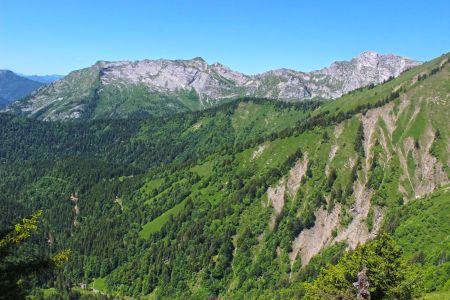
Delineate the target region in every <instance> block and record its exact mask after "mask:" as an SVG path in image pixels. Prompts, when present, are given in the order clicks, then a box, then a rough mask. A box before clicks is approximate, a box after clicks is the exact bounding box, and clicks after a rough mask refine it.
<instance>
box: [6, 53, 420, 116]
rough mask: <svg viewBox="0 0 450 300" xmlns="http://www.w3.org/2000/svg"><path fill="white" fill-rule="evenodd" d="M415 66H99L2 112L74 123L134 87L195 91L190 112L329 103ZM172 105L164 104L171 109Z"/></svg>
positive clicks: (380, 62)
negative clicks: (263, 103) (274, 102)
mask: <svg viewBox="0 0 450 300" xmlns="http://www.w3.org/2000/svg"><path fill="white" fill-rule="evenodd" d="M419 64H420V62H417V61H414V60H411V59H408V58H404V57H401V56H396V55H392V54H388V55H380V54H378V53H375V52H364V53H362V54H361V55H359V56H357V57H356V58H354V59H352V60H351V61H340V62H335V63H333V64H332V65H331V66H329V67H327V68H324V69H321V70H318V71H313V72H310V73H305V72H299V71H294V70H289V69H279V70H273V71H268V72H265V73H262V74H258V75H245V74H242V73H239V72H237V71H234V70H231V69H230V68H228V67H226V66H224V65H222V64H219V63H215V64H211V65H209V64H207V63H206V62H205V61H204V60H203V59H201V58H194V59H191V60H166V59H159V60H141V61H116V62H106V61H100V62H97V63H96V64H95V65H93V66H92V67H90V68H87V69H82V70H78V71H74V72H72V73H70V74H69V75H68V76H66V77H64V78H62V79H61V80H57V81H55V82H53V83H51V84H50V85H49V86H46V87H44V88H41V89H40V90H38V91H37V92H36V93H34V94H33V95H32V96H31V97H29V98H28V99H26V100H25V101H21V102H18V103H15V104H14V105H12V106H11V107H9V108H8V110H12V111H16V112H20V113H24V114H26V115H30V116H34V117H39V118H41V119H46V120H55V119H71V118H79V117H83V115H86V114H87V111H88V109H87V107H89V109H91V108H92V107H94V106H98V103H96V101H97V102H98V101H100V100H99V99H103V100H101V101H106V102H107V101H108V99H107V98H102V97H101V96H99V94H101V93H102V91H104V90H108V89H110V88H114V89H115V90H117V91H119V92H118V93H117V92H116V94H117V96H115V97H118V98H119V100H120V97H122V98H124V99H128V98H130V97H134V96H132V95H134V94H130V92H129V91H130V90H132V89H133V88H134V87H139V88H144V90H146V91H147V92H148V93H149V94H151V95H155V94H158V95H163V96H164V97H166V98H167V97H169V98H171V99H181V97H182V96H181V95H185V94H186V93H187V92H192V91H195V94H196V95H197V97H198V99H197V100H198V105H197V106H195V107H196V108H195V109H202V108H205V107H210V106H212V105H216V104H219V103H220V102H221V101H223V100H226V99H230V98H236V97H242V96H251V97H267V98H275V99H279V100H282V101H301V100H305V99H312V98H326V99H335V98H338V97H340V96H342V95H343V94H345V93H347V92H349V91H352V90H354V89H357V88H359V87H363V86H366V85H369V84H378V83H381V82H383V81H384V80H387V79H388V78H389V77H391V76H393V77H396V76H398V75H399V74H400V73H401V72H403V71H405V70H407V69H409V68H411V67H414V66H417V65H419ZM110 98H111V97H110ZM116 100H117V99H116ZM180 101H181V100H180ZM116 102H117V101H116ZM119 102H120V101H119ZM115 105H116V104H115ZM173 105H174V104H173V103H171V104H170V106H171V107H172V106H173ZM179 105H181V106H183V105H184V104H181V103H180V104H179ZM109 106H111V109H113V108H112V106H113V105H112V104H111V103H103V104H102V105H101V107H102V108H103V109H105V107H106V110H107V109H108V107H109ZM139 109H141V110H142V105H140V106H138V107H136V111H137V110H139ZM190 109H192V107H191V108H190Z"/></svg>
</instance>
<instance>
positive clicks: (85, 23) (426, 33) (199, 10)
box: [0, 0, 450, 74]
mask: <svg viewBox="0 0 450 300" xmlns="http://www.w3.org/2000/svg"><path fill="white" fill-rule="evenodd" d="M449 32H450V1H448V0H446V1H432V0H429V1H415V0H409V1H406V0H405V1H402V0H395V1H394V0H391V1H385V0H379V1H375V0H374V1H345V0H342V1H338V0H336V1H332V0H329V1H321V0H310V1H300V0H298V1H282V0H278V1H263V0H258V1H253V0H248V1H246V0H240V1H237V0H227V1H220V0H204V1H203V0H202V1H190V0H183V1H181V0H179V1H175V0H174V1H170V0H166V1H150V0H149V1H135V0H108V1H104V0H76V1H75V0H73V1H69V0H59V1H56V0H54V1H45V0H43V1H38V0H29V1H23V0H0V69H11V70H14V71H17V72H21V73H26V74H54V73H56V74H66V73H68V72H70V71H72V70H75V69H80V68H83V67H87V66H90V65H91V64H93V63H95V61H97V60H137V59H144V58H148V59H157V58H169V59H177V58H180V59H189V58H193V57H196V56H201V57H203V58H204V59H205V60H206V61H208V62H209V63H213V62H217V61H218V62H221V63H223V64H225V65H228V66H229V67H231V68H233V69H236V70H238V71H241V72H244V73H247V74H255V73H260V72H263V71H266V70H269V69H274V68H281V67H286V68H292V69H296V70H302V71H309V70H313V69H319V68H322V67H324V66H327V65H329V64H330V63H331V62H333V61H335V60H347V59H350V58H352V57H354V56H356V55H357V54H359V53H360V52H363V51H365V50H373V51H378V52H380V53H395V54H399V55H404V56H408V57H411V58H415V59H419V60H429V59H431V58H434V57H436V56H439V55H440V54H442V53H445V52H448V51H450V34H449Z"/></svg>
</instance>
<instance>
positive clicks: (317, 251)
mask: <svg viewBox="0 0 450 300" xmlns="http://www.w3.org/2000/svg"><path fill="white" fill-rule="evenodd" d="M448 58H449V55H445V56H442V57H439V58H437V59H435V60H433V61H431V62H429V63H426V64H423V65H421V66H419V67H416V68H414V69H412V70H409V71H407V72H405V73H403V74H402V75H401V76H399V77H398V78H396V79H393V80H390V81H388V82H386V83H384V84H381V85H378V86H375V87H373V86H370V87H366V88H362V89H359V90H356V91H354V92H351V93H349V94H347V95H345V96H343V97H341V98H340V99H337V100H335V101H333V102H326V103H323V104H321V105H320V107H318V104H315V103H305V104H302V105H300V106H290V105H288V104H276V103H274V102H270V101H266V100H251V99H247V100H245V101H240V102H239V101H238V102H234V103H230V104H227V105H225V106H223V107H218V108H214V109H212V110H208V111H205V112H198V113H190V114H182V115H178V116H177V117H176V118H157V119H147V120H136V121H133V120H126V121H120V120H119V121H114V122H111V121H95V122H88V123H84V124H83V123H43V122H38V121H33V120H28V119H21V118H17V117H12V116H9V115H2V116H1V120H2V126H3V127H2V128H5V130H3V131H2V133H0V134H1V137H2V138H1V139H0V141H1V143H2V145H1V147H0V157H1V158H2V164H1V166H0V173H1V174H0V175H1V177H2V178H3V179H4V180H2V182H1V183H0V190H1V191H2V194H1V195H0V199H1V201H0V203H1V205H2V206H3V207H2V209H4V211H7V212H8V213H7V214H5V217H4V218H2V220H1V221H2V225H3V226H6V225H7V224H10V223H11V222H12V221H14V220H16V219H17V218H18V217H19V215H20V216H22V215H23V214H26V213H29V212H31V211H33V210H36V209H38V208H42V209H43V210H44V213H45V215H46V217H45V226H44V228H43V229H42V235H43V236H45V239H43V240H37V241H35V242H36V245H38V246H36V247H38V248H39V249H45V250H46V251H50V252H53V251H57V250H59V249H62V248H64V247H69V248H71V249H72V253H73V254H72V256H71V259H70V260H69V262H68V264H67V265H66V267H65V268H64V270H63V271H62V272H60V273H59V274H57V276H56V277H55V278H50V279H49V278H46V279H42V284H43V285H44V286H56V287H58V288H60V289H63V288H64V287H67V285H74V286H75V285H80V284H81V283H92V282H95V283H97V285H96V286H98V282H102V283H104V285H103V284H102V285H101V288H102V289H103V291H104V292H106V293H109V294H112V295H115V296H125V295H126V296H133V297H139V296H144V295H151V296H152V297H155V298H158V297H159V298H181V297H188V298H194V299H195V298H196V299H204V298H209V297H214V296H219V297H223V298H244V297H249V298H252V297H254V298H267V299H273V298H274V297H280V298H287V297H291V298H300V297H301V296H302V295H303V294H304V286H305V282H311V281H313V280H314V278H315V277H316V276H317V275H318V273H319V270H320V268H321V267H322V266H323V265H325V264H326V263H328V262H331V263H336V262H337V261H338V260H339V257H340V256H341V255H342V253H343V252H344V251H345V250H352V249H355V248H356V247H357V245H358V244H361V243H364V242H366V241H368V240H370V239H372V238H374V237H375V236H377V234H378V233H379V232H381V231H387V232H389V233H391V234H392V236H393V237H394V239H395V240H397V242H398V243H399V245H400V246H402V248H403V249H404V253H405V254H404V259H407V260H408V261H409V262H411V263H415V264H419V265H420V266H422V267H423V268H422V269H423V270H425V273H426V274H425V288H426V289H427V291H434V290H439V289H445V288H446V287H448V283H447V281H448V279H449V278H450V274H449V273H448V268H447V267H446V266H447V264H448V259H449V258H448V255H447V254H446V253H447V252H446V249H447V246H446V244H442V240H443V239H446V238H448V236H449V235H450V232H449V228H447V227H448V226H447V225H446V222H442V221H443V220H444V219H445V218H446V215H445V211H446V207H447V206H448V205H447V204H448V202H449V201H450V196H449V194H448V182H449V172H450V171H449V148H448V145H449V138H450V136H449V132H450V128H449V123H448V119H449V115H448V114H449V109H448V108H449V100H450V99H449V95H450V64H449V63H448ZM423 197H428V200H422V198H423ZM438 211H440V212H441V213H440V214H438V215H436V216H435V218H436V221H431V223H429V224H428V223H426V222H425V221H424V218H425V217H426V216H428V215H433V214H435V213H434V212H438ZM416 219H417V220H416ZM419 221H420V222H423V225H419V224H421V223H420V222H419ZM413 225H417V226H419V227H420V230H415V229H414V228H412V227H411V226H413ZM426 228H430V229H429V230H428V229H426ZM431 229H432V230H433V231H431ZM425 244H426V245H427V247H430V249H434V250H433V251H435V252H433V251H424V250H423V249H422V248H423V247H422V245H425ZM421 251H422V252H423V253H421ZM99 278H100V280H99Z"/></svg>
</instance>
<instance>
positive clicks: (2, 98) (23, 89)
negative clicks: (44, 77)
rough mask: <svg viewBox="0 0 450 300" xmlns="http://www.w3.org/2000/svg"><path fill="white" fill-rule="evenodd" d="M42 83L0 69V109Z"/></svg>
mask: <svg viewBox="0 0 450 300" xmlns="http://www.w3.org/2000/svg"><path fill="white" fill-rule="evenodd" d="M43 85H44V84H43V83H41V82H37V81H34V80H31V79H28V78H26V77H24V76H21V75H18V74H16V73H14V72H13V71H10V70H0V109H1V108H2V107H4V106H7V105H8V104H10V103H12V102H14V101H16V100H18V99H21V98H23V97H25V96H27V95H29V94H30V93H32V92H33V91H35V90H37V89H38V88H40V87H41V86H43Z"/></svg>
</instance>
